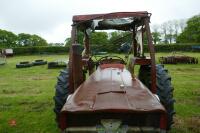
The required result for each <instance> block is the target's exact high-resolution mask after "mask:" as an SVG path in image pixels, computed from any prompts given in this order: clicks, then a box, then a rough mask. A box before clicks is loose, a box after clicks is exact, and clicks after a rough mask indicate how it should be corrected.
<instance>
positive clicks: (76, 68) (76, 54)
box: [72, 44, 84, 90]
mask: <svg viewBox="0 0 200 133" xmlns="http://www.w3.org/2000/svg"><path fill="white" fill-rule="evenodd" d="M72 61H73V62H72V67H73V80H74V90H76V89H77V88H78V87H79V85H80V84H81V83H82V82H83V80H84V77H83V70H82V66H83V63H82V55H81V46H80V44H73V45H72Z"/></svg>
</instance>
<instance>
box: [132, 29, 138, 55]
mask: <svg viewBox="0 0 200 133" xmlns="http://www.w3.org/2000/svg"><path fill="white" fill-rule="evenodd" d="M135 32H136V31H135V27H134V28H133V33H132V38H133V54H134V57H136V56H137V41H136V39H135V36H136V33H135Z"/></svg>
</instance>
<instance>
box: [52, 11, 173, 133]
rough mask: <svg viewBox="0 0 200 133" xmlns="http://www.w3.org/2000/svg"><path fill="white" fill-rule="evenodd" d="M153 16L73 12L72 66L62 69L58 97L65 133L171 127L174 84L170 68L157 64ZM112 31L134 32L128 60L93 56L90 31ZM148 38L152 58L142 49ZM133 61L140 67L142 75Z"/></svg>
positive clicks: (57, 107) (57, 108) (115, 132)
mask: <svg viewBox="0 0 200 133" xmlns="http://www.w3.org/2000/svg"><path fill="white" fill-rule="evenodd" d="M150 16H151V14H150V13H148V12H146V11H142V12H116V13H108V14H92V15H76V16H73V24H72V31H71V39H72V40H71V41H72V44H71V46H70V53H69V66H68V68H67V69H66V70H62V71H61V73H60V75H59V77H58V81H57V85H56V87H55V89H56V92H55V96H54V101H55V108H54V111H55V113H56V120H57V123H58V126H59V128H60V129H61V130H62V132H64V133H85V132H87V133H90V132H92V133H129V132H130V133H132V132H142V133H143V132H159V133H166V132H168V131H169V130H170V128H171V126H172V124H173V115H174V114H175V111H174V99H173V87H172V85H171V78H170V76H169V75H168V71H167V70H166V69H165V68H164V67H163V65H156V63H155V51H154V46H153V44H152V36H151V32H150V27H149V23H150ZM110 29H112V30H120V31H126V32H129V33H131V38H132V44H131V45H132V46H131V52H132V53H133V54H131V55H132V57H129V58H128V61H127V60H125V59H123V58H121V57H118V56H113V55H110V56H109V55H105V56H102V57H101V58H99V59H97V60H94V59H93V56H92V54H91V48H90V33H91V32H94V31H95V30H110ZM78 32H83V33H84V40H83V44H84V50H82V48H81V45H80V44H78V41H77V40H78V39H77V33H78ZM144 36H146V37H147V45H148V51H149V57H147V56H145V54H144V51H143V45H144V39H143V37H144ZM135 65H140V68H139V75H138V76H136V75H135V72H134V66H135ZM87 74H88V75H89V76H86V75H87ZM86 77H87V78H86Z"/></svg>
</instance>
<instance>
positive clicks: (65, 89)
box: [53, 70, 69, 122]
mask: <svg viewBox="0 0 200 133" xmlns="http://www.w3.org/2000/svg"><path fill="white" fill-rule="evenodd" d="M68 95H69V72H68V70H61V71H60V75H59V76H58V79H57V85H56V86H55V96H54V97H53V99H54V102H55V107H54V112H55V114H56V121H57V122H58V120H59V114H60V111H61V109H62V107H63V105H64V104H65V102H66V100H67V97H68Z"/></svg>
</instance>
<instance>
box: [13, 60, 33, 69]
mask: <svg viewBox="0 0 200 133" xmlns="http://www.w3.org/2000/svg"><path fill="white" fill-rule="evenodd" d="M32 66H33V64H32V63H30V62H29V61H23V62H20V63H18V64H16V68H27V67H32Z"/></svg>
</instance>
